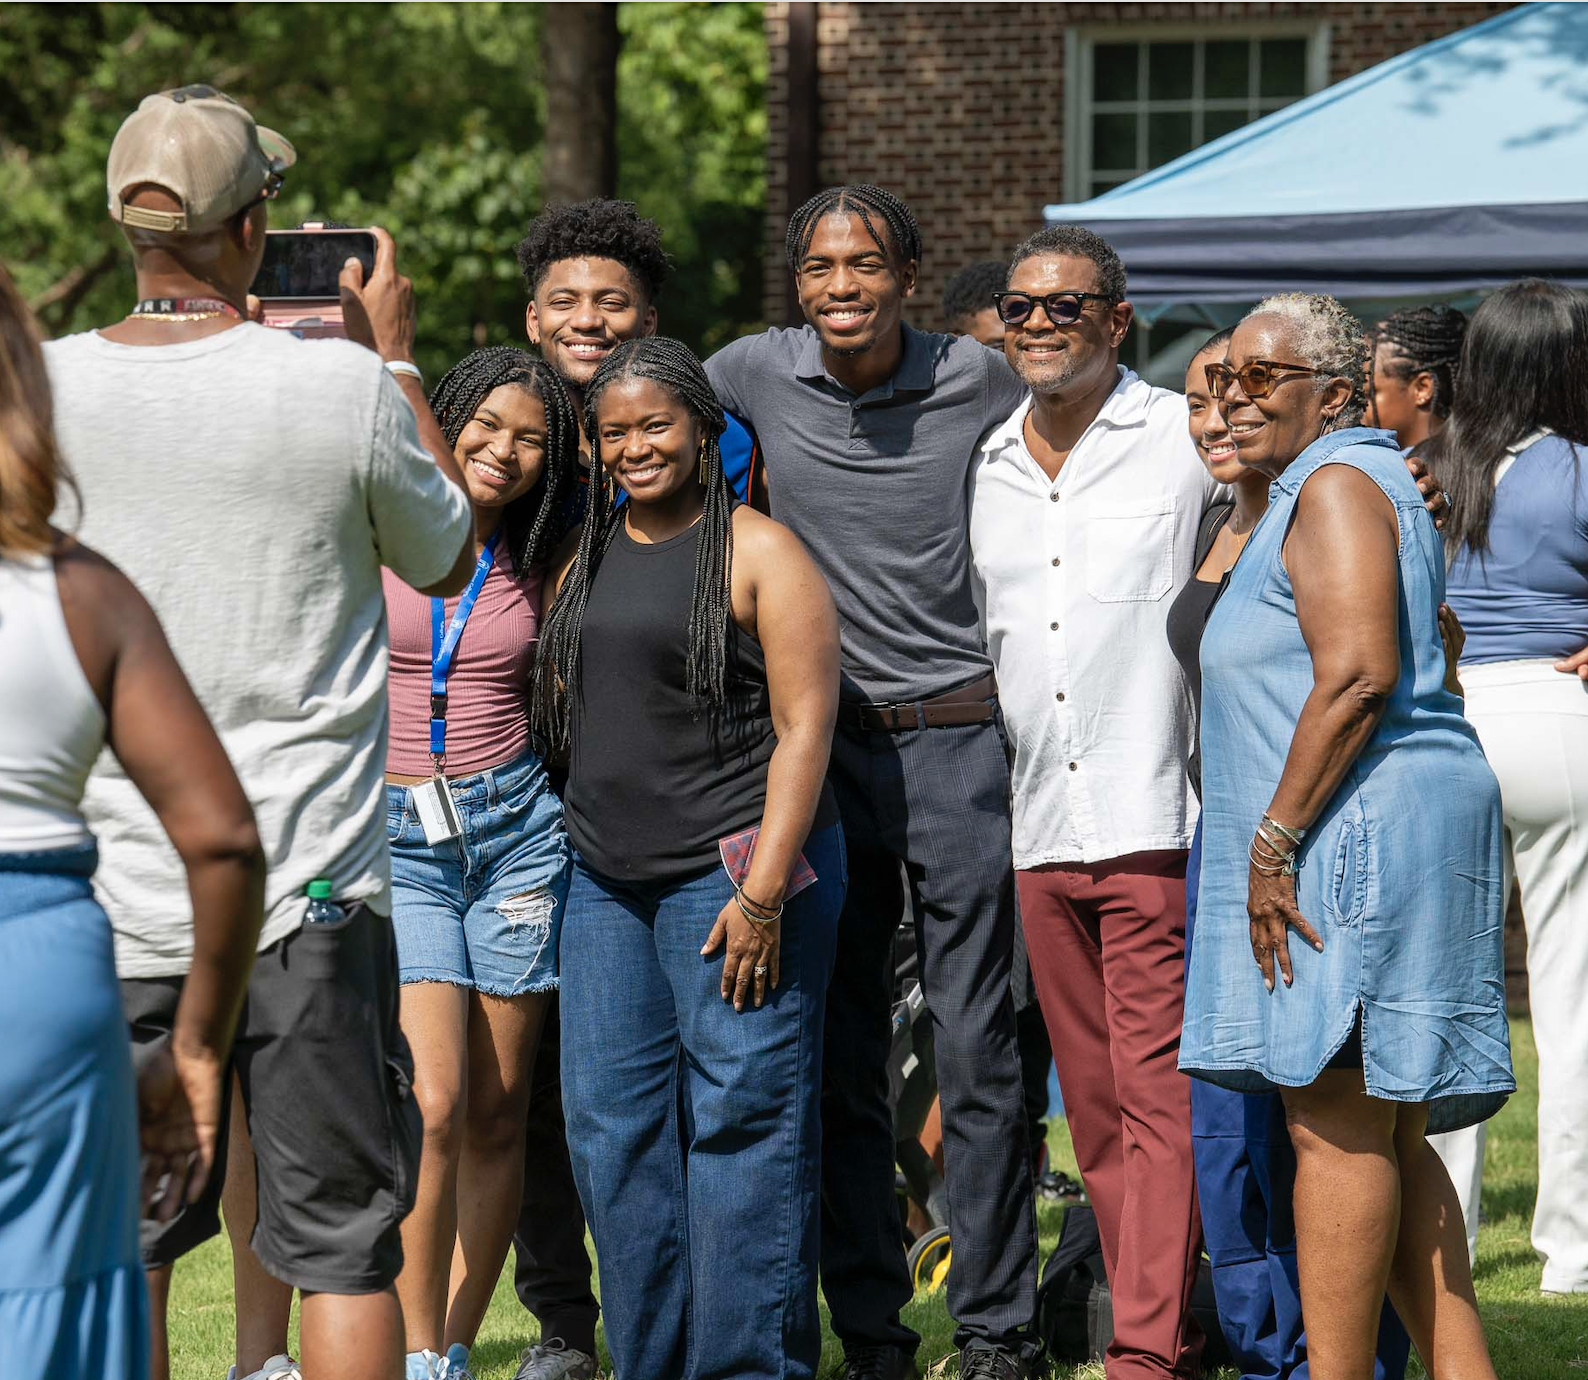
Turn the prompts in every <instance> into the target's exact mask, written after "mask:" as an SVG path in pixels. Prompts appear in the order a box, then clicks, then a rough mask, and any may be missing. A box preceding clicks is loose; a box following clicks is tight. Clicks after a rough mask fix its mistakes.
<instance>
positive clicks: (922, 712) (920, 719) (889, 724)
mask: <svg viewBox="0 0 1588 1380" xmlns="http://www.w3.org/2000/svg"><path fill="white" fill-rule="evenodd" d="M997 693H998V682H997V680H996V679H994V677H993V674H992V672H991V671H989V672H988V673H987V674H986V675H985V676H982V677H981V678H980V679H979V680H973V681H971V683H970V684H969V685H961V686H960V687H958V689H955V690H947V691H944V693H943V694H941V695H935V696H933V698H931V699H929V700H923V701H921V702H920V703H919V704H840V705H839V706H838V721H839V723H841V724H843V725H845V726H846V727H849V728H860V729H864V730H865V731H867V732H869V733H903V732H906V731H908V730H909V729H912V728H957V727H960V726H962V725H964V724H984V723H986V722H987V720H988V719H990V718H992V716H993V706H992V705H991V704H989V703H988V701H989V700H991V699H992V698H993V697H994V696H995V695H997Z"/></svg>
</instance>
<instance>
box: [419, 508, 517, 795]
mask: <svg viewBox="0 0 1588 1380" xmlns="http://www.w3.org/2000/svg"><path fill="white" fill-rule="evenodd" d="M501 535H502V534H501V532H500V530H498V531H495V532H493V533H491V539H490V540H489V541H487V542H486V543H485V549H484V550H483V551H481V552H480V557H479V559H478V560H477V561H475V563H474V578H473V579H471V580H470V581H469V587H468V588H467V589H466V590H464V591H463V594H462V595H461V596H460V597H459V599H458V606H457V608H456V609H454V610H453V612H452V621H451V622H450V623H448V624H446V630H445V632H444V633H443V631H442V624H443V622H444V621H445V619H446V600H445V599H432V600H431V601H430V755H431V757H433V758H434V759H435V761H436V765H437V766H438V767H439V766H440V764H441V760H442V758H444V757H445V756H446V752H447V676H448V675H449V674H450V672H451V670H452V658H453V657H454V656H456V655H457V651H458V643H459V642H460V641H461V640H462V638H463V625H464V624H465V623H467V622H468V621H469V615H470V614H471V613H473V612H474V603H475V600H477V599H478V598H479V597H480V591H481V590H482V589H484V588H485V577H486V576H487V575H489V574H490V573H491V566H492V565H493V564H495V561H496V543H497V540H498V538H500V537H501Z"/></svg>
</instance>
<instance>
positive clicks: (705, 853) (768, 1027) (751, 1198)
mask: <svg viewBox="0 0 1588 1380" xmlns="http://www.w3.org/2000/svg"><path fill="white" fill-rule="evenodd" d="M585 406H586V427H585V429H586V433H587V435H589V437H590V439H591V442H592V444H593V445H594V446H595V447H596V450H595V452H594V457H595V458H596V460H597V461H598V463H599V465H600V466H601V469H600V472H599V473H598V476H597V480H596V488H595V490H594V492H593V493H592V496H591V504H590V508H589V511H588V513H587V514H586V517H585V522H584V526H583V528H582V530H581V532H580V535H579V541H578V547H577V552H576V554H575V555H574V557H573V559H572V562H571V565H570V566H568V567H567V568H566V573H565V576H564V582H563V583H562V587H561V593H560V595H559V597H558V598H557V601H556V604H555V606H554V607H553V608H552V610H551V612H550V615H549V617H548V619H547V622H546V625H545V631H544V635H543V638H542V645H541V652H540V658H539V662H538V666H537V677H538V680H539V686H540V697H539V701H538V703H539V705H540V707H541V712H542V720H541V721H542V722H543V723H545V724H546V726H547V728H548V730H549V733H550V737H551V738H552V740H553V741H554V742H556V743H558V744H562V743H569V744H570V746H571V758H570V767H569V776H568V792H567V820H568V830H569V834H570V835H571V837H572V839H573V842H574V845H575V848H576V850H577V852H576V855H575V864H574V880H573V888H572V892H571V894H570V898H569V909H568V920H567V923H566V925H565V927H564V932H563V944H562V992H563V996H564V1003H563V1100H564V1105H565V1109H566V1112H567V1118H568V1143H569V1147H570V1149H571V1151H572V1153H573V1161H574V1169H575V1173H576V1175H577V1178H578V1182H579V1195H580V1197H581V1199H582V1200H583V1202H584V1207H585V1212H586V1214H587V1215H588V1217H589V1219H590V1226H591V1231H592V1233H593V1235H594V1238H595V1244H596V1253H597V1258H598V1259H599V1261H600V1265H601V1285H602V1290H601V1292H602V1302H603V1306H604V1308H605V1310H606V1335H607V1343H608V1346H609V1348H610V1349H611V1352H612V1359H613V1368H614V1371H615V1373H616V1374H617V1375H618V1376H620V1377H622V1378H623V1380H646V1378H647V1377H660V1376H679V1375H685V1374H695V1375H720V1376H734V1377H742V1378H743V1380H753V1377H765V1380H776V1378H778V1377H813V1376H814V1375H815V1371H816V1364H817V1361H818V1359H819V1357H820V1354H821V1321H820V1316H819V1313H818V1310H817V1293H816V1233H817V1216H818V1201H817V1189H818V1170H819V1165H820V1151H819V1145H820V1139H821V1123H820V1115H819V1094H820V1087H821V1067H822V1039H823V1013H824V1008H825V999H826V988H827V982H828V978H829V975H830V974H831V972H832V966H833V955H834V949H835V945H836V939H837V928H838V916H839V911H840V909H841V907H842V904H843V895H844V887H845V860H844V842H843V831H842V829H841V827H840V826H839V823H838V814H837V808H836V806H835V804H834V801H833V798H832V792H831V790H830V789H829V788H828V787H827V786H826V784H825V781H824V775H825V772H826V768H827V757H828V751H829V748H830V745H831V741H832V731H833V716H834V713H835V711H836V707H837V694H838V620H837V617H836V615H835V613H834V610H833V604H832V599H831V596H830V595H829V594H828V592H827V588H826V586H825V584H824V583H823V581H822V578H821V576H820V574H819V573H818V572H817V570H816V568H815V566H814V564H813V563H812V561H811V560H810V558H809V556H807V555H806V553H805V551H804V549H803V548H802V547H801V545H800V544H799V542H798V541H797V540H795V539H794V538H793V537H792V536H791V535H790V534H789V532H788V531H787V530H786V529H785V528H783V527H780V526H779V525H778V524H776V523H774V522H772V521H771V520H770V519H768V518H765V517H763V516H762V515H761V514H759V513H757V512H754V511H753V510H751V509H750V508H748V507H746V506H744V505H742V504H739V503H738V502H737V501H736V500H734V499H733V497H732V496H731V495H730V493H729V491H728V487H727V484H726V482H725V480H724V477H723V473H722V464H721V460H720V459H719V457H718V454H717V446H716V440H717V437H718V435H719V434H720V432H721V430H722V426H723V418H722V411H721V408H720V407H719V405H718V403H717V400H716V397H715V395H714V394H713V393H712V390H711V386H710V384H709V383H708V382H707V379H706V375H705V373H704V371H703V370H702V369H701V367H700V364H699V362H698V361H697V360H696V359H695V357H694V356H693V355H692V354H691V353H690V352H689V350H688V349H687V348H686V347H684V346H683V345H680V344H679V343H678V342H677V341H674V340H668V339H664V338H650V339H645V340H636V341H629V342H626V343H624V344H622V345H620V346H619V347H618V348H617V349H616V350H614V351H613V352H612V354H611V355H610V356H609V357H608V358H607V360H606V361H605V362H604V363H603V364H602V366H601V368H600V369H599V370H597V372H596V375H595V377H594V378H593V379H592V380H591V382H590V385H589V386H588V388H587V390H586V394H585ZM619 486H621V487H622V488H623V489H624V491H625V492H626V493H627V495H628V502H627V503H625V504H624V505H623V507H622V508H621V509H617V508H616V507H615V506H614V504H613V501H612V493H613V490H614V488H616V487H619ZM719 955H720V956H721V962H720V963H719V962H718V957H719ZM769 1223H770V1224H775V1227H776V1229H775V1230H768V1229H767V1224H769Z"/></svg>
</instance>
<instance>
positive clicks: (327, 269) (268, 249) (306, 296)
mask: <svg viewBox="0 0 1588 1380" xmlns="http://www.w3.org/2000/svg"><path fill="white" fill-rule="evenodd" d="M349 259H357V260H358V261H359V262H360V263H361V264H363V266H364V280H365V282H368V281H369V277H370V274H371V273H373V272H374V271H375V237H374V235H372V234H370V232H369V231H368V230H331V229H326V228H324V227H318V226H307V227H304V228H301V229H298V230H271V231H268V232H266V234H265V257H264V259H263V260H262V261H261V262H260V265H259V273H258V275H257V276H256V277H255V278H254V282H253V286H252V287H251V288H250V289H249V291H250V292H251V293H252V294H253V295H254V296H255V297H257V298H259V300H260V303H261V305H262V306H263V307H264V317H265V325H267V326H275V327H277V328H279V329H281V330H289V331H292V332H293V333H294V334H296V335H299V336H302V337H304V338H306V339H312V338H315V337H321V336H333V337H335V336H345V335H346V334H347V331H346V329H345V328H344V326H343V323H342V306H341V302H340V300H339V295H340V294H339V290H338V285H337V279H338V277H339V276H340V274H341V272H342V265H343V264H345V263H346V262H347V261H348V260H349Z"/></svg>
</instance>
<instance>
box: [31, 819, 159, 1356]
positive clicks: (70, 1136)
mask: <svg viewBox="0 0 1588 1380" xmlns="http://www.w3.org/2000/svg"><path fill="white" fill-rule="evenodd" d="M96 860H97V854H96V851H95V849H94V848H93V846H92V845H90V846H89V847H87V848H82V849H73V850H70V851H63V852H58V853H37V854H4V853H0V1355H3V1356H4V1361H3V1363H0V1370H3V1372H4V1373H5V1374H6V1375H8V1376H9V1375H16V1376H18V1377H22V1376H28V1377H48V1380H144V1377H145V1376H146V1375H147V1374H148V1365H149V1320H148V1304H147V1301H146V1298H145V1294H144V1283H143V1270H142V1267H141V1266H140V1265H139V1263H138V1123H137V1106H136V1098H135V1094H134V1089H133V1076H132V1056H131V1052H130V1049H129V1046H128V1039H127V1024H126V1021H125V1019H124V1018H123V1016H122V1009H121V994H120V988H119V987H118V986H117V984H116V969H115V964H114V962H113V959H112V955H111V936H110V922H109V920H108V919H107V918H106V916H105V912H104V911H103V910H101V909H100V908H99V905H98V903H97V902H96V901H95V900H94V896H93V891H92V889H91V887H90V884H89V878H90V877H91V876H92V875H93V871H94V865H95V862H96Z"/></svg>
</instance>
